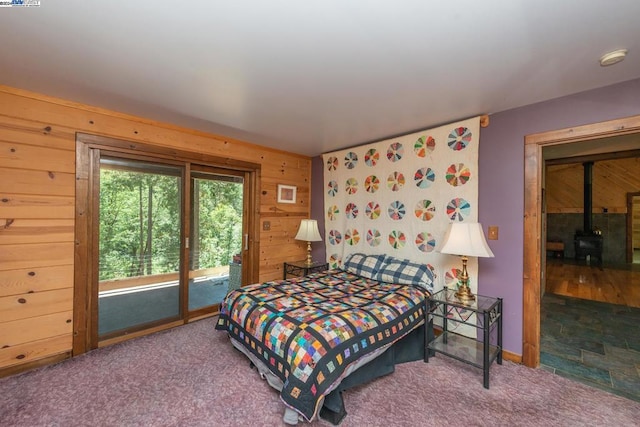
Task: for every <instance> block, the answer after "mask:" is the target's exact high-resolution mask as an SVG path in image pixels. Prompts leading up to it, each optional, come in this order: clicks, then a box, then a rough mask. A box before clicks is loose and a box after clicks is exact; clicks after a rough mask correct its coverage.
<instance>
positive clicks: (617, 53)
mask: <svg viewBox="0 0 640 427" xmlns="http://www.w3.org/2000/svg"><path fill="white" fill-rule="evenodd" d="M625 56H627V49H618V50H614V51H613V52H609V53H605V54H604V55H602V58H600V65H601V66H602V67H607V66H609V65H613V64H617V63H618V62H621V61H622V60H623V59H624V58H625Z"/></svg>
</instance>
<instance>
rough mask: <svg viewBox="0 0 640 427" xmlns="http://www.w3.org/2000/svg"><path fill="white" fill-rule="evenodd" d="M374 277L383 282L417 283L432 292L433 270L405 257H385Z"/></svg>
mask: <svg viewBox="0 0 640 427" xmlns="http://www.w3.org/2000/svg"><path fill="white" fill-rule="evenodd" d="M375 279H376V280H377V281H379V282H385V283H398V284H400V285H418V286H421V287H423V288H425V289H426V290H427V291H429V292H430V293H433V281H434V277H433V272H432V271H431V270H430V269H429V267H427V265H426V264H418V263H416V262H412V261H409V260H406V259H403V260H400V259H395V258H391V257H387V262H386V264H385V265H384V266H383V267H382V269H381V270H380V272H379V273H378V276H377V277H376V278H375Z"/></svg>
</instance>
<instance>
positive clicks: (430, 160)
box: [323, 117, 480, 292]
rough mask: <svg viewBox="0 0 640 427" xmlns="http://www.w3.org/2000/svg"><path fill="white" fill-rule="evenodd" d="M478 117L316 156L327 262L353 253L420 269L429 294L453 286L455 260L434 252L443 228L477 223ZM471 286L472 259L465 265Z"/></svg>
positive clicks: (474, 267)
mask: <svg viewBox="0 0 640 427" xmlns="http://www.w3.org/2000/svg"><path fill="white" fill-rule="evenodd" d="M479 135H480V118H479V117H476V118H472V119H468V120H464V121H461V122H458V123H453V124H450V125H445V126H441V127H438V128H434V129H429V130H425V131H421V132H416V133H412V134H409V135H404V136H400V137H397V138H392V139H388V140H385V141H379V142H375V143H371V144H366V145H361V146H358V147H354V148H349V149H346V150H341V151H336V152H332V153H327V154H324V155H323V161H324V189H325V196H324V208H325V240H326V242H325V243H326V248H327V261H328V262H329V264H330V265H331V266H332V267H337V266H339V265H341V264H342V260H343V259H345V257H346V256H347V255H349V254H350V253H354V252H363V253H366V254H387V255H391V256H394V257H396V258H401V259H409V260H412V261H416V262H421V263H424V264H427V265H428V266H429V267H430V268H431V269H432V270H433V272H434V273H435V276H436V283H435V291H438V290H440V289H441V288H442V287H443V286H444V285H445V284H446V285H448V286H450V287H455V286H457V276H458V274H459V273H460V268H461V266H462V264H461V261H460V258H459V257H457V256H452V255H444V254H440V253H439V252H438V250H439V248H440V247H441V246H442V243H443V241H442V240H443V238H444V234H445V232H446V230H447V226H448V224H449V223H450V222H460V221H470V222H477V220H478V208H477V205H478V144H479ZM467 268H468V270H469V274H470V276H471V278H472V283H470V286H471V289H472V291H473V292H476V289H477V284H476V283H474V282H475V280H474V279H475V278H476V277H477V260H476V259H474V258H471V259H469V264H468V267H467Z"/></svg>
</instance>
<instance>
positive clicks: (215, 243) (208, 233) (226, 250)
mask: <svg viewBox="0 0 640 427" xmlns="http://www.w3.org/2000/svg"><path fill="white" fill-rule="evenodd" d="M196 195H197V197H196ZM194 198H195V200H194V204H193V212H194V218H193V221H192V222H193V224H194V233H193V234H194V236H193V238H192V239H193V240H194V243H195V244H196V245H197V246H196V247H194V248H193V251H192V253H193V256H192V260H191V268H192V269H194V270H197V269H200V268H211V267H218V266H222V265H227V264H229V262H231V259H232V257H233V255H234V254H237V253H240V251H241V249H242V204H243V202H242V182H237V181H234V180H229V181H218V180H210V179H195V180H194Z"/></svg>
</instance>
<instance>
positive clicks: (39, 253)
mask: <svg viewBox="0 0 640 427" xmlns="http://www.w3.org/2000/svg"><path fill="white" fill-rule="evenodd" d="M76 132H83V133H88V134H95V135H102V136H108V137H113V138H119V139H125V140H131V141H140V142H146V143H151V144H154V145H158V146H162V147H171V148H177V149H180V150H185V151H195V152H200V153H206V154H210V155H214V156H218V157H225V158H230V159H235V160H242V161H248V162H252V163H259V164H260V165H261V177H260V182H261V186H262V188H261V189H260V191H259V193H260V195H261V196H260V201H259V211H260V224H261V225H262V224H263V223H264V221H270V223H271V224H270V230H269V231H261V232H260V237H259V242H258V244H259V245H260V265H259V278H260V281H264V280H272V279H276V278H280V277H281V276H282V263H283V262H284V261H287V260H293V259H303V258H304V256H305V251H306V244H305V243H304V242H299V241H296V240H295V239H294V236H295V234H296V232H297V229H298V225H299V223H300V220H301V219H302V218H308V217H309V211H310V200H309V198H310V179H311V159H310V158H309V157H306V156H301V155H297V154H292V153H286V152H283V151H279V150H274V149H270V148H265V147H261V146H257V145H254V144H250V143H247V142H243V141H237V140H232V139H227V138H223V137H218V136H214V135H210V134H206V133H202V132H198V131H194V130H190V129H184V128H179V127H176V126H173V125H169V124H164V123H158V122H154V121H152V120H146V119H143V118H139V117H134V116H130V115H125V114H120V113H117V112H113V111H108V110H105V109H101V108H95V107H90V106H86V105H82V104H78V103H74V102H69V101H64V100H60V99H55V98H50V97H47V96H44V95H39V94H34V93H30V92H26V91H22V90H18V89H13V88H9V87H5V86H0V153H1V154H0V373H2V372H10V371H13V370H16V367H18V368H19V366H20V365H23V364H26V363H32V362H34V361H37V360H41V359H43V360H47V359H51V358H55V357H56V355H58V356H61V357H64V356H65V355H70V352H71V348H72V333H73V332H72V319H73V277H74V218H75V206H74V204H75V202H74V200H75V199H74V192H75V167H76V165H75V138H76V136H75V135H76ZM278 184H287V185H296V186H297V201H296V203H295V204H281V203H277V202H276V200H277V199H276V188H277V185H278ZM261 230H262V227H261Z"/></svg>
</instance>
